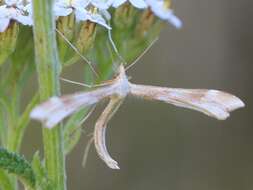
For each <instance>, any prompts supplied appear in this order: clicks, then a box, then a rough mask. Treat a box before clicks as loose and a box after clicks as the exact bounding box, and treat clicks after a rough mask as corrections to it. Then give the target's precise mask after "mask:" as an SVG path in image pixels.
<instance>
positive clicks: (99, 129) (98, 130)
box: [94, 97, 124, 169]
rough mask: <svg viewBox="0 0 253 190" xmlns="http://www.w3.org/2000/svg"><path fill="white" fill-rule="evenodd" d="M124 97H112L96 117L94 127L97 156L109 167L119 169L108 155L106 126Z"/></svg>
mask: <svg viewBox="0 0 253 190" xmlns="http://www.w3.org/2000/svg"><path fill="white" fill-rule="evenodd" d="M123 100H124V98H122V97H112V98H111V99H110V102H109V103H108V105H107V106H106V108H105V110H104V111H103V112H102V114H101V115H100V117H99V118H98V120H97V122H96V124H95V129H94V143H95V147H96V150H97V153H98V155H99V157H100V158H101V159H102V160H103V161H104V162H105V163H106V165H107V166H108V167H110V168H111V169H120V168H119V166H118V163H117V162H116V161H115V160H114V159H113V158H112V157H111V156H110V154H109V153H108V151H107V148H106V140H105V138H106V127H107V124H108V122H109V120H110V119H111V118H112V116H113V115H114V114H115V112H116V111H117V110H118V108H119V107H120V105H121V104H122V102H123Z"/></svg>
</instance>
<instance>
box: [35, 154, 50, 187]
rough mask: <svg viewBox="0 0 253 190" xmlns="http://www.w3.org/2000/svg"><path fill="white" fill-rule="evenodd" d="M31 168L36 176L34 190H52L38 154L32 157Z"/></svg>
mask: <svg viewBox="0 0 253 190" xmlns="http://www.w3.org/2000/svg"><path fill="white" fill-rule="evenodd" d="M32 167H33V170H34V172H35V176H36V190H53V187H52V184H51V182H50V180H49V179H48V176H47V172H46V169H45V166H44V165H43V163H41V161H40V157H39V152H36V153H35V154H34V156H33V161H32Z"/></svg>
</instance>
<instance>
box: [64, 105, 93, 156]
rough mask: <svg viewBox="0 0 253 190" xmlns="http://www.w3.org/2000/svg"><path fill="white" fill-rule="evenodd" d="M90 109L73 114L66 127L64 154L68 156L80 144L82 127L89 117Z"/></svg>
mask: <svg viewBox="0 0 253 190" xmlns="http://www.w3.org/2000/svg"><path fill="white" fill-rule="evenodd" d="M88 114H89V113H88V109H87V108H84V109H82V110H81V111H79V112H77V113H75V114H73V115H72V116H71V117H70V118H69V119H68V121H67V123H66V124H65V125H64V152H65V154H68V153H69V152H70V151H71V150H72V149H73V148H74V147H75V145H76V144H77V143H78V141H79V139H80V137H81V133H82V131H81V130H80V125H81V124H82V120H83V119H84V118H85V117H86V115H88Z"/></svg>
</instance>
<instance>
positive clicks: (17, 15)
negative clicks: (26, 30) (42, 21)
mask: <svg viewBox="0 0 253 190" xmlns="http://www.w3.org/2000/svg"><path fill="white" fill-rule="evenodd" d="M28 4H30V3H29V1H28V2H27V5H28ZM26 9H27V7H26V5H25V4H24V3H23V1H22V0H5V1H4V4H3V5H1V6H0V32H4V31H5V30H6V29H7V27H8V26H9V24H10V21H11V20H16V21H18V22H19V23H21V24H23V25H29V26H31V25H32V17H31V16H30V15H29V13H28V12H27V11H26Z"/></svg>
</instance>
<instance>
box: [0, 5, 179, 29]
mask: <svg viewBox="0 0 253 190" xmlns="http://www.w3.org/2000/svg"><path fill="white" fill-rule="evenodd" d="M126 2H129V3H131V5H133V6H134V7H136V8H138V9H147V8H150V10H151V11H152V12H153V13H154V14H155V15H156V16H157V17H159V18H160V19H162V20H165V21H168V22H169V23H171V24H172V25H174V26H175V27H176V28H181V26H182V22H181V21H180V19H179V18H178V17H176V16H175V15H174V14H173V11H172V10H171V9H169V8H167V7H166V6H165V0H56V1H55V4H54V14H55V16H56V18H58V17H59V16H68V15H70V14H71V13H74V14H75V17H76V19H77V21H87V20H89V21H91V22H95V23H97V24H100V25H102V26H104V27H105V28H107V29H111V28H110V26H109V25H108V24H107V22H106V20H109V19H110V14H109V12H108V11H107V10H108V9H109V8H110V7H114V8H118V7H119V6H121V5H122V4H124V3H126ZM31 3H32V0H26V1H24V0H4V3H3V5H1V6H0V32H3V31H5V30H6V28H7V27H8V25H9V23H10V21H11V20H15V21H17V22H19V23H21V24H23V25H30V26H31V25H32V5H31Z"/></svg>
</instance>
